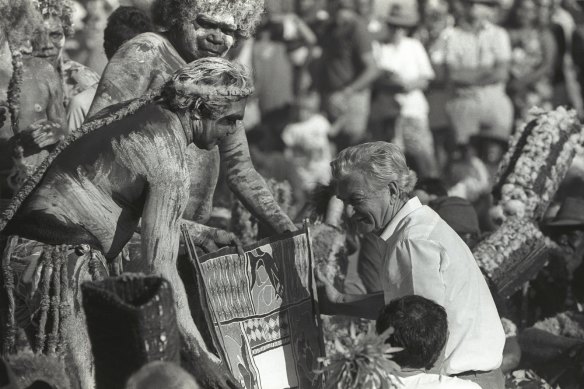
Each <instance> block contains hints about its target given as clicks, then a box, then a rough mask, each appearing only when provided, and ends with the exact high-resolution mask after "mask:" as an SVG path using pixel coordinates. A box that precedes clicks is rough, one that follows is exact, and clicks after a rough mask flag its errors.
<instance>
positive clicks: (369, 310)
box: [319, 292, 385, 320]
mask: <svg viewBox="0 0 584 389" xmlns="http://www.w3.org/2000/svg"><path fill="white" fill-rule="evenodd" d="M326 294H327V295H328V292H327V293H326ZM319 302H320V305H319V307H320V311H321V313H323V314H325V315H345V316H354V317H360V318H363V319H369V320H376V319H377V317H378V316H379V312H380V311H381V308H383V306H384V305H385V300H384V297H383V292H378V293H372V294H364V295H350V294H339V295H338V296H337V300H336V301H331V300H330V298H324V296H323V294H322V293H319Z"/></svg>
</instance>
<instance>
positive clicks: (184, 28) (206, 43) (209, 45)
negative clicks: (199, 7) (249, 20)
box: [169, 14, 237, 62]
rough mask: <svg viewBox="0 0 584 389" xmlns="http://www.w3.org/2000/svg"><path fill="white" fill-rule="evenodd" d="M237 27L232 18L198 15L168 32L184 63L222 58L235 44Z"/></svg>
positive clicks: (228, 16)
mask: <svg viewBox="0 0 584 389" xmlns="http://www.w3.org/2000/svg"><path fill="white" fill-rule="evenodd" d="M236 29H237V25H236V24H235V20H234V19H233V16H230V15H226V16H224V17H211V16H210V15H204V14H201V15H199V16H198V17H197V18H196V19H195V21H194V22H193V23H190V22H188V23H187V22H184V23H182V24H180V25H178V26H176V27H175V28H174V29H172V30H171V31H170V32H169V35H170V37H171V38H170V39H171V41H172V42H173V43H174V46H175V47H176V49H177V51H178V52H179V54H180V55H181V57H182V58H183V59H184V60H185V61H186V62H191V61H194V60H195V59H197V58H203V57H223V56H224V55H225V54H227V51H229V49H230V48H231V47H232V46H233V44H234V43H235V32H236Z"/></svg>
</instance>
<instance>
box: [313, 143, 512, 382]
mask: <svg viewBox="0 0 584 389" xmlns="http://www.w3.org/2000/svg"><path fill="white" fill-rule="evenodd" d="M331 166H332V175H333V180H334V183H335V192H336V195H337V197H338V198H339V199H340V200H342V201H343V202H344V203H345V205H348V206H350V208H352V210H353V215H352V217H351V221H352V222H354V223H355V224H356V226H357V228H358V229H359V230H360V231H361V232H375V233H377V234H378V235H379V236H380V237H381V240H382V241H383V242H381V244H382V247H381V249H382V253H383V258H384V264H383V267H382V274H381V280H382V287H383V293H378V294H370V295H364V296H363V295H360V296H354V295H347V294H341V293H339V292H338V291H337V290H336V289H335V288H334V286H332V285H330V284H326V282H325V286H326V288H325V291H326V294H325V295H323V296H322V299H321V300H322V304H321V307H322V310H323V313H327V311H328V313H331V314H345V315H352V316H358V317H365V318H371V319H373V318H375V317H376V316H377V312H379V309H380V308H381V307H382V306H384V305H385V304H386V303H388V302H389V301H391V300H394V299H396V298H400V297H403V296H409V295H414V294H415V295H420V296H423V297H426V298H429V299H431V300H433V301H435V302H436V303H438V304H440V305H442V306H443V307H444V308H445V309H446V313H447V314H448V324H449V328H450V336H449V338H448V341H447V342H446V347H445V349H444V361H443V362H442V363H441V364H440V366H436V367H435V369H436V370H439V371H440V372H441V373H444V374H447V375H450V376H457V375H461V376H464V377H465V378H466V379H470V380H472V381H474V382H477V383H479V384H480V385H481V387H482V388H497V389H499V388H500V389H503V388H504V380H503V375H502V373H501V371H500V369H499V367H500V365H501V361H502V357H503V347H504V344H505V333H504V331H503V327H502V325H501V320H500V318H499V315H498V313H497V309H496V307H495V303H494V302H493V298H492V296H491V293H490V292H489V288H488V286H487V284H486V282H485V280H484V278H483V276H482V274H481V272H480V270H479V267H478V266H477V264H476V261H475V259H474V257H473V255H472V253H471V251H470V250H469V248H468V247H467V246H466V244H465V243H464V242H463V241H462V239H461V238H460V237H459V236H458V234H457V233H456V232H455V231H454V230H453V229H452V228H450V227H449V226H448V224H447V223H446V222H445V221H444V220H442V219H441V218H440V216H438V214H437V213H436V212H434V211H433V210H432V209H430V208H429V207H427V206H423V205H422V204H421V203H420V201H419V200H418V199H417V198H416V197H414V198H411V199H410V198H409V197H410V194H411V192H412V190H413V188H414V185H415V183H416V180H417V178H416V174H415V173H414V172H412V171H411V170H410V169H409V168H408V166H407V165H406V162H405V157H404V156H403V154H402V153H401V151H400V150H399V148H398V147H397V146H396V145H394V144H391V143H387V142H373V143H365V144H362V145H359V146H354V147H350V148H348V149H345V150H343V151H342V152H341V153H339V155H338V156H337V159H336V160H334V161H333V162H332V163H331ZM319 278H323V277H319ZM323 282H324V280H323Z"/></svg>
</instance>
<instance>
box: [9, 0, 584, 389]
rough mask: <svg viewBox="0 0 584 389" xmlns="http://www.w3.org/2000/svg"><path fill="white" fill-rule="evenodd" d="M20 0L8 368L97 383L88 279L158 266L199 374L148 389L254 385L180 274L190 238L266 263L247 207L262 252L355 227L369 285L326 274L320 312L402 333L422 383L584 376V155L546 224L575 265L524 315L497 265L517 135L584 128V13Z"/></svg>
mask: <svg viewBox="0 0 584 389" xmlns="http://www.w3.org/2000/svg"><path fill="white" fill-rule="evenodd" d="M2 1H3V3H0V6H1V7H2V12H0V13H2V16H1V17H0V19H1V27H2V31H1V35H0V52H1V53H2V54H1V57H0V126H1V127H0V211H1V212H2V218H0V254H1V255H2V258H1V259H2V274H1V277H0V281H1V283H0V284H1V285H2V287H3V290H2V294H1V295H0V303H1V304H2V309H1V313H2V315H1V317H0V319H1V320H2V323H1V324H2V328H1V331H0V335H1V338H0V353H1V355H2V356H5V355H8V354H10V353H11V352H13V351H14V350H15V349H16V348H17V344H18V343H19V341H24V339H22V338H27V339H28V342H29V344H28V346H27V347H29V348H31V349H32V350H33V351H34V352H36V353H39V354H41V353H44V354H48V355H52V354H55V353H59V352H65V351H64V350H61V349H60V348H61V347H63V348H67V347H68V348H67V350H66V352H67V353H68V354H67V355H68V358H70V365H68V366H67V367H66V369H65V370H66V371H67V373H68V374H69V377H74V380H76V381H77V382H76V383H73V382H72V383H71V384H72V385H73V386H72V387H76V386H79V387H81V388H91V387H93V385H94V384H95V382H94V379H95V377H94V375H93V373H92V371H93V368H94V363H100V362H96V361H94V358H96V359H98V357H99V356H98V355H97V354H95V350H94V352H93V353H94V354H92V351H91V350H90V349H89V347H88V346H87V344H88V343H89V342H88V337H91V340H92V342H93V341H94V338H93V336H95V328H97V327H92V325H89V334H88V330H87V328H85V327H86V326H85V321H86V319H87V320H89V319H88V318H86V317H85V313H84V309H83V308H82V307H83V305H84V304H87V302H86V301H82V298H81V290H82V285H87V283H84V282H86V281H94V282H98V281H100V280H102V279H104V278H106V279H108V277H117V276H120V275H121V274H122V273H126V272H143V273H147V274H156V275H160V276H162V277H164V278H165V279H166V280H168V282H169V283H170V285H171V287H172V288H171V289H172V291H171V292H167V293H171V294H172V299H173V300H171V301H174V304H175V306H173V307H172V309H171V312H172V315H173V316H174V315H175V314H176V318H177V319H176V323H175V326H176V329H175V330H174V331H175V332H177V333H178V332H180V334H181V335H182V337H181V342H182V344H183V353H182V354H183V355H182V356H181V357H182V365H183V367H185V368H186V370H188V373H190V374H191V375H192V376H191V375H189V374H188V373H187V372H185V371H183V370H181V369H180V368H179V367H178V366H176V365H174V364H171V363H168V364H165V363H154V364H150V365H146V366H145V367H144V368H143V369H142V370H139V371H137V372H136V371H133V372H131V373H135V374H134V375H133V377H132V378H131V379H130V380H129V381H128V383H127V386H126V387H129V388H130V387H132V388H133V387H136V388H138V387H140V388H142V387H163V386H161V385H169V386H168V387H171V386H170V384H169V382H170V381H172V380H173V379H174V380H176V381H177V382H178V381H180V382H181V383H180V384H178V383H177V385H179V386H176V387H181V388H194V387H197V386H196V385H201V386H203V387H205V388H206V387H212V388H228V387H234V386H236V385H237V380H236V379H235V378H234V376H233V373H230V372H227V371H226V369H225V367H224V366H223V365H221V364H220V363H218V361H217V358H216V357H215V356H214V355H213V352H212V351H210V348H209V342H210V341H209V340H208V339H204V337H205V336H208V333H207V332H205V331H208V329H207V330H204V329H202V327H201V326H202V325H203V326H204V325H206V323H205V321H204V320H201V319H199V318H197V317H196V315H193V314H192V312H191V310H192V309H193V306H194V305H193V302H192V299H193V296H198V292H197V291H195V289H197V287H196V285H195V286H193V285H190V284H189V283H188V282H186V281H185V276H184V269H183V270H182V273H181V269H180V266H178V268H177V261H178V262H179V264H180V258H181V255H182V256H183V257H184V255H185V253H184V250H183V249H184V246H183V242H182V241H181V239H182V238H181V228H183V232H184V231H185V230H186V231H188V233H189V234H190V235H191V236H192V238H193V241H194V243H195V244H196V245H197V248H199V249H200V250H201V251H202V252H207V253H208V252H214V251H216V250H217V249H218V248H220V247H222V246H228V245H234V246H236V247H237V248H238V249H239V250H240V251H241V246H242V244H241V242H242V241H243V240H244V235H245V234H246V231H242V230H239V229H238V228H234V227H233V226H235V225H236V224H234V220H232V219H233V218H234V215H235V211H233V212H232V210H235V209H236V208H237V207H241V206H242V204H243V207H244V208H246V209H248V210H249V212H250V213H251V214H252V215H253V218H252V219H253V220H252V219H250V220H252V224H253V223H255V225H256V228H257V231H256V232H255V235H254V236H255V237H262V236H270V235H274V234H280V233H285V232H289V231H295V230H296V228H297V225H298V223H299V222H301V221H302V220H304V219H305V218H307V217H309V218H311V219H312V220H313V221H314V220H318V221H324V222H326V223H330V224H333V225H338V226H340V227H339V229H340V230H342V231H343V233H345V234H346V239H345V240H344V244H343V246H344V248H345V251H346V254H347V256H348V265H347V269H348V270H347V272H346V274H343V277H342V278H344V283H343V284H342V285H338V284H335V283H332V282H330V279H329V278H327V276H323V275H322V274H317V278H318V279H319V284H320V285H321V289H320V292H321V293H320V294H321V295H320V296H319V300H320V309H321V311H322V313H324V314H330V315H348V316H356V317H359V318H365V319H369V320H377V331H378V332H379V333H380V334H381V333H386V332H387V329H388V328H389V327H391V328H393V333H392V334H391V336H390V337H389V338H388V342H390V343H391V344H392V345H394V346H397V347H402V348H404V350H403V351H401V352H397V353H396V354H395V355H394V359H395V361H396V362H397V363H398V364H399V365H400V366H401V374H400V376H401V377H402V378H403V382H402V383H401V384H400V385H403V387H404V388H461V389H462V388H469V389H470V388H476V387H477V386H478V387H481V388H504V387H512V388H514V387H527V386H526V385H541V386H538V387H550V386H549V384H548V383H546V382H545V380H544V379H542V378H540V377H539V376H540V375H541V376H544V377H545V378H547V379H548V380H549V381H551V382H552V384H554V385H555V384H557V383H558V382H561V383H562V384H563V385H564V386H562V387H563V388H571V387H578V386H577V385H578V384H577V382H579V381H578V380H579V379H581V378H582V379H584V376H583V375H582V374H581V371H580V370H578V369H579V368H578V366H581V365H582V364H583V363H584V359H583V358H584V315H582V311H583V310H584V309H583V304H584V290H583V288H582V286H581V280H582V278H581V277H582V276H583V274H584V267H583V266H582V257H583V253H584V233H583V231H584V192H583V190H584V189H583V188H584V167H583V166H581V162H580V161H581V160H582V159H581V158H582V157H583V156H582V155H576V158H575V160H574V163H573V165H572V167H571V169H570V172H569V173H568V176H567V177H566V179H565V180H564V181H563V183H562V185H561V187H560V190H559V191H558V193H557V194H556V196H555V198H554V199H553V204H552V206H550V207H549V210H548V212H547V213H546V214H545V216H544V218H543V219H542V220H537V222H538V223H539V227H540V228H541V229H542V230H543V231H544V233H545V234H546V236H548V237H549V238H550V239H552V240H553V241H554V242H556V244H557V245H558V246H559V247H561V248H562V250H564V251H563V256H562V257H561V258H559V259H558V258H556V260H553V261H551V260H550V261H549V264H548V265H547V266H545V267H544V268H543V269H542V270H541V271H540V272H536V273H537V274H534V275H533V277H532V278H533V280H532V281H531V282H530V283H526V284H525V285H524V286H523V289H522V290H520V291H519V292H516V293H514V294H513V295H512V296H505V298H502V297H501V296H500V295H499V292H498V290H497V286H496V285H494V283H493V281H492V280H490V279H489V277H488V276H487V275H486V274H485V269H481V268H480V266H479V264H477V261H476V260H475V257H474V256H473V251H472V250H473V249H474V248H475V247H476V245H477V243H479V242H480V241H481V240H482V239H484V237H485V235H488V234H489V233H492V232H493V231H495V230H496V229H497V228H498V227H499V224H498V223H497V220H495V219H494V218H493V215H492V212H490V210H491V209H492V206H493V202H494V200H493V197H492V196H491V192H492V190H493V186H494V185H495V184H496V182H495V179H496V173H497V169H498V167H499V165H500V163H501V161H502V160H503V158H504V156H505V153H506V152H507V150H508V148H509V144H510V141H511V139H512V137H513V135H514V134H516V133H517V132H518V131H520V130H521V129H522V128H523V127H524V126H525V125H527V124H528V123H530V122H531V120H532V119H533V118H534V117H536V116H537V115H539V114H541V113H542V112H546V111H550V110H552V109H554V108H555V107H558V106H566V107H569V108H571V109H573V110H575V112H576V115H577V116H578V117H580V118H582V117H584V29H583V27H584V4H582V2H580V1H575V0H563V1H556V0H298V1H292V0H289V1H284V0H266V1H265V11H264V1H263V0H241V1H239V2H238V1H227V0H168V1H164V0H152V1H146V0H124V1H121V0H120V2H118V1H114V0H107V1H106V0H103V1H98V0H84V1H82V0H77V1H68V0H67V1H66V0H63V1H56V0H37V1H30V2H29V1H19V0H2ZM551 138H552V137H551V136H550V142H552V141H553V139H551ZM556 141H557V140H556ZM518 149H519V148H518ZM552 157H553V155H552ZM552 157H550V158H552ZM555 157H556V158H557V157H558V156H555ZM513 158H514V159H515V160H517V158H518V157H517V156H514V157H513ZM545 162H547V163H553V161H551V159H550V161H545ZM542 165H543V163H542ZM268 179H273V180H275V181H279V182H284V181H285V182H287V183H288V184H289V186H287V189H286V190H287V191H288V192H289V193H288V194H289V201H288V200H287V201H288V203H287V204H286V206H285V207H284V205H283V204H282V202H281V201H279V197H278V195H277V194H276V193H274V190H273V187H272V186H271V185H272V184H270V181H268V182H266V180H268ZM321 211H322V212H321ZM295 223H296V224H295ZM257 225H259V227H257ZM230 226H231V229H230ZM331 244H332V242H331ZM133 247H134V248H135V247H139V249H137V250H133V249H132V248H133ZM317 260H318V258H317ZM55 269H57V270H55ZM65 279H66V280H67V281H68V284H67V286H66V287H65V286H60V285H61V284H63V285H65V284H66V282H65V281H64V280H65ZM66 288H69V289H67V290H71V291H73V293H72V295H71V296H74V297H70V296H68V295H67V294H66V293H65V292H62V291H61V290H63V291H64V290H65V289H66ZM114 289H115V288H114ZM162 289H164V288H162ZM167 308H168V307H165V308H164V309H167ZM161 309H162V308H161ZM85 310H86V311H88V312H89V310H88V309H87V308H85ZM175 311H176V313H175ZM380 312H381V313H380ZM95 320H96V322H98V321H99V320H101V319H99V320H98V319H95ZM554 323H555V324H554ZM558 323H559V324H558ZM102 324H103V323H102ZM554 325H556V327H560V328H559V329H557V328H554ZM570 326H571V327H570ZM18 327H20V328H21V329H24V332H25V333H26V334H25V336H21V339H20V340H19V335H18V334H19V330H18V329H17V328H18ZM566 328H570V331H568V330H565V329H566ZM92 331H94V332H92ZM165 337H166V335H165ZM59 340H60V341H59ZM61 342H62V343H61ZM177 342H178V340H177ZM168 343H170V345H168ZM153 344H154V343H153ZM61 345H63V346H61ZM65 345H66V346H65ZM83 345H84V346H83ZM147 345H148V344H147ZM156 345H157V346H158V345H159V343H156ZM175 346H176V345H175V344H172V342H166V340H165V341H163V345H162V346H160V347H161V349H160V352H161V353H163V354H164V353H166V355H170V352H171V351H172V357H168V359H167V360H170V361H174V362H177V358H178V353H177V352H176V349H175V348H173V347H175ZM93 347H94V349H96V346H95V345H94V346H93ZM171 348H173V350H170V349H171ZM97 349H99V347H97ZM163 351H164V352H163ZM574 353H579V354H578V355H579V357H578V358H576V357H574V356H573V355H575V354H574ZM567 355H568V356H571V357H567ZM579 358H580V359H579ZM162 359H164V358H162ZM2 363H4V362H2ZM136 367H137V368H139V367H141V366H136ZM572 367H573V369H572ZM137 368H136V369H134V370H138V369H137ZM558 369H559V370H558ZM3 370H5V371H6V374H8V373H10V368H9V367H8V366H6V367H5V368H4V369H3ZM568 370H569V371H568ZM566 371H568V372H566ZM558 372H559V373H558ZM0 373H2V369H0ZM118 373H119V372H118ZM9 375H10V374H8V376H9ZM118 375H119V374H118ZM128 376H129V375H128ZM193 376H194V377H195V379H196V381H197V382H198V384H197V383H195V382H194V380H193V378H192V377H193ZM126 378H128V377H127V376H124V380H125V379H126ZM7 379H8V380H10V379H12V378H7ZM14 379H15V380H16V381H17V379H16V378H14ZM108 379H110V380H111V377H109V378H108ZM72 380H73V379H72ZM99 380H100V377H98V382H97V385H98V386H97V387H98V389H100V386H101V387H103V388H106V386H104V385H109V383H108V384H104V382H107V380H106V381H101V382H100V381H99ZM118 381H119V380H118ZM118 381H115V380H114V381H110V383H111V382H113V383H112V384H111V385H114V386H107V387H108V389H110V388H111V387H120V388H123V387H124V386H123V385H126V382H125V381H124V382H118ZM1 382H2V381H1V380H0V383H1ZM574 382H576V384H574ZM163 383H164V384H163ZM148 385H150V386H148ZM180 385H182V386H180ZM546 385H548V386H546ZM571 385H572V386H571ZM573 385H576V386H573ZM16 387H17V386H15V388H16ZM23 387H24V386H23ZM57 387H59V388H60V387H61V386H58V385H57ZM65 387H68V386H63V388H65Z"/></svg>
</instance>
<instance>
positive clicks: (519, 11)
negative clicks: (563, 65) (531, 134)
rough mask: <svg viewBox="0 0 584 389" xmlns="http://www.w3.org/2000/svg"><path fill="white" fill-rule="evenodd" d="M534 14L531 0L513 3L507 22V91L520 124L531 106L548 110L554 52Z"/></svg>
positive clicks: (550, 38) (549, 34)
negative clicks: (509, 43) (508, 52)
mask: <svg viewBox="0 0 584 389" xmlns="http://www.w3.org/2000/svg"><path fill="white" fill-rule="evenodd" d="M538 14H539V7H538V5H537V3H536V2H535V1H534V0H517V1H516V3H515V4H514V6H513V8H512V9H511V13H510V15H509V19H508V22H507V31H508V33H509V38H510V39H511V47H512V57H511V72H510V79H509V83H508V90H509V95H510V96H511V98H512V100H513V104H514V105H515V116H516V118H517V119H519V120H520V121H525V120H526V118H527V114H528V111H529V110H530V109H531V108H532V107H533V106H538V107H540V108H544V109H551V108H552V106H551V100H552V94H553V90H552V84H551V75H552V71H553V66H554V61H555V58H556V57H557V55H558V52H557V51H558V50H557V46H556V42H555V40H554V37H553V34H552V32H551V31H550V29H549V28H547V27H546V26H542V25H540V23H539V15H538Z"/></svg>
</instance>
